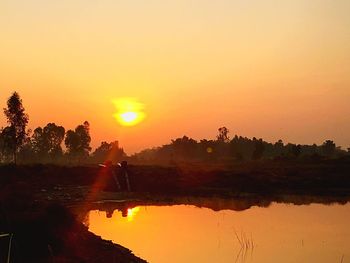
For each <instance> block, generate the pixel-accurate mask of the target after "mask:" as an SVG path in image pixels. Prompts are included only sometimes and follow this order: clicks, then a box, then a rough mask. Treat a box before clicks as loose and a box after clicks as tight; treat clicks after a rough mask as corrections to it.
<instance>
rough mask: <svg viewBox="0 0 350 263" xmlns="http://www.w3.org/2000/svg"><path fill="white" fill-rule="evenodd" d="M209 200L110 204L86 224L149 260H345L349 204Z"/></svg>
mask: <svg viewBox="0 0 350 263" xmlns="http://www.w3.org/2000/svg"><path fill="white" fill-rule="evenodd" d="M223 202H227V201H223ZM206 204H207V207H211V208H206V207H203V204H202V203H199V204H198V205H197V206H195V205H193V204H191V205H184V204H182V205H140V206H133V207H129V208H128V207H127V206H124V208H122V209H120V205H119V209H114V208H113V206H111V207H110V208H109V209H102V210H106V211H100V210H101V209H100V210H99V209H93V210H90V211H89V212H88V214H87V216H86V218H85V224H86V225H87V226H88V227H89V230H90V231H91V232H93V233H95V234H97V235H100V236H101V237H102V238H104V239H107V240H112V241H113V242H115V243H118V244H120V245H122V246H124V247H127V248H129V249H131V250H132V251H133V252H134V254H136V255H137V256H140V257H141V258H143V259H146V260H147V261H149V262H154V263H164V262H167V263H172V262H173V263H175V262H176V263H179V262H185V263H186V262H191V263H193V262H201V263H204V262H266V263H268V262H269V263H271V262H290V263H292V262H293V263H300V262H318V263H322V262H342V263H345V262H350V204H349V203H347V204H332V205H324V204H308V205H294V204H284V203H274V202H273V203H269V204H267V205H266V207H259V206H254V205H252V206H248V207H244V206H243V207H241V206H239V205H238V206H237V203H233V205H231V206H230V205H225V203H224V204H221V203H220V202H219V204H218V201H213V202H212V203H211V200H210V199H207V201H206ZM208 204H209V205H208ZM210 204H211V205H210ZM213 204H215V206H214V205H213ZM198 206H200V207H198ZM227 207H229V208H230V209H227Z"/></svg>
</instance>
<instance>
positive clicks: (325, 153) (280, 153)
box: [130, 127, 350, 164]
mask: <svg viewBox="0 0 350 263" xmlns="http://www.w3.org/2000/svg"><path fill="white" fill-rule="evenodd" d="M349 155H350V148H349V149H348V151H344V150H342V149H341V147H339V146H337V145H336V144H335V143H334V142H333V141H332V140H326V141H325V142H324V143H323V144H322V145H316V144H312V145H300V144H292V143H287V144H285V143H284V142H283V141H282V140H278V141H277V142H275V143H270V142H266V141H264V140H263V139H257V138H255V137H254V138H252V139H250V138H247V137H242V136H238V135H235V136H233V137H232V138H230V135H229V130H228V129H227V128H226V127H221V128H219V129H218V134H217V136H216V139H214V140H207V139H202V140H200V141H196V140H194V139H192V138H189V137H188V136H183V137H182V138H177V139H173V140H171V143H169V144H166V145H163V146H161V147H157V148H151V149H146V150H143V151H141V152H139V153H136V154H134V155H132V156H131V157H130V159H131V160H132V161H133V162H135V163H150V164H171V163H178V162H206V163H208V162H209V163H210V162H216V163H217V162H219V163H222V162H225V163H227V162H229V163H230V162H231V163H232V162H241V161H250V160H261V159H270V160H292V159H293V160H296V159H318V160H320V159H325V158H328V159H329V158H338V157H342V156H349Z"/></svg>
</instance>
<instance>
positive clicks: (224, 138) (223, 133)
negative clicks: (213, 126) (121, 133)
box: [216, 127, 230, 142]
mask: <svg viewBox="0 0 350 263" xmlns="http://www.w3.org/2000/svg"><path fill="white" fill-rule="evenodd" d="M218 131H219V134H218V135H217V136H216V139H217V140H218V141H220V142H229V141H230V138H229V136H228V134H229V132H230V131H229V130H228V129H227V128H226V127H220V128H219V129H218Z"/></svg>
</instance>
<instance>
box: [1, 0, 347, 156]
mask: <svg viewBox="0 0 350 263" xmlns="http://www.w3.org/2000/svg"><path fill="white" fill-rule="evenodd" d="M349 11H350V1H348V0H337V1H333V0H315V1H309V0H293V1H292V0H286V1H272V0H266V1H260V0H251V1H244V0H236V1H232V0H218V1H209V0H197V1H191V0H178V1H166V0H148V1H145V0H143V1H142V0H132V1H112V0H101V1H83V0H75V1H68V0H61V1H44V0H33V1H19V0H8V1H7V0H2V1H0V103H1V105H2V107H4V106H5V104H6V99H7V98H8V97H9V95H10V94H11V92H12V91H14V90H16V91H18V92H19V93H20V95H21V96H22V98H23V101H24V106H25V108H26V110H27V112H28V114H29V115H30V127H31V128H35V127H37V126H39V125H45V124H46V123H48V122H55V123H57V124H61V125H63V126H65V127H66V128H74V127H75V126H76V125H78V124H80V123H82V122H83V121H84V120H88V121H89V122H90V123H91V132H92V136H93V146H96V145H97V144H99V143H100V142H101V141H102V140H107V141H111V140H116V139H117V140H119V141H120V142H121V144H122V145H123V146H124V148H125V150H126V151H127V152H128V153H131V152H134V151H138V150H140V149H142V148H144V147H149V146H155V145H161V144H164V143H167V142H169V141H170V139H171V138H175V137H179V136H182V135H184V134H186V135H188V136H191V137H194V138H195V139H200V138H203V137H206V138H214V137H215V135H216V133H217V128H218V127H220V126H223V125H225V126H226V127H228V128H229V129H230V131H231V133H232V134H235V133H237V134H241V135H244V136H249V137H253V136H256V137H263V138H264V139H266V140H268V141H276V140H278V139H283V140H284V141H286V142H295V143H314V142H315V143H321V142H322V141H324V140H325V139H329V138H330V139H334V140H335V141H336V143H337V144H340V145H342V146H344V147H349V146H350V136H349V134H350V117H349V116H350V104H349V99H350V16H349V15H348V14H349ZM120 97H135V98H138V100H139V101H140V102H142V103H144V107H145V113H146V118H145V119H144V121H143V122H142V123H140V124H138V125H136V126H133V127H122V126H120V125H119V124H118V123H117V122H116V120H115V119H114V117H113V114H114V113H115V107H114V105H113V102H112V101H113V100H115V99H118V98H120ZM3 125H5V117H4V116H3V115H2V117H0V126H3Z"/></svg>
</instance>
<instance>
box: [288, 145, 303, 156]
mask: <svg viewBox="0 0 350 263" xmlns="http://www.w3.org/2000/svg"><path fill="white" fill-rule="evenodd" d="M290 151H291V153H292V155H293V156H294V157H296V158H298V157H299V155H300V154H301V145H300V144H298V145H295V144H293V145H292V146H291V150H290Z"/></svg>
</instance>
